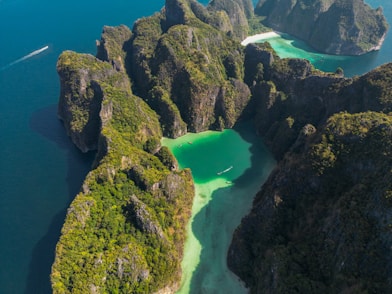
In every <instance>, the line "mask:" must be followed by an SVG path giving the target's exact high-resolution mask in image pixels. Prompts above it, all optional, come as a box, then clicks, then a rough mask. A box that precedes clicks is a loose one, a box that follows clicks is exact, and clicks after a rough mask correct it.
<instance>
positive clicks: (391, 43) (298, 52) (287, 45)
mask: <svg viewBox="0 0 392 294" xmlns="http://www.w3.org/2000/svg"><path fill="white" fill-rule="evenodd" d="M365 2H366V3H368V4H369V5H370V6H371V7H373V8H377V7H379V6H381V7H382V8H383V10H384V14H385V16H386V18H387V20H388V22H389V23H390V24H392V2H391V1H386V0H368V1H365ZM390 35H391V33H390V31H389V32H388V33H387V35H386V38H385V41H384V44H383V46H382V47H381V49H380V50H379V51H373V52H370V53H367V54H364V55H361V56H336V55H328V54H322V53H319V52H317V51H315V50H314V49H312V48H310V47H309V46H308V45H307V44H306V43H304V42H303V41H301V40H299V39H297V38H295V37H293V36H290V35H288V34H282V36H281V37H272V38H265V39H263V40H260V41H256V42H264V41H268V42H269V43H270V44H271V46H272V47H273V48H274V49H275V51H276V52H277V53H278V55H279V56H280V57H281V58H288V57H292V58H304V59H308V60H309V61H310V62H311V63H312V64H313V65H314V66H315V67H316V68H318V69H320V70H322V71H326V72H334V71H335V70H336V69H337V68H339V67H340V68H342V69H343V71H344V75H345V76H347V77H352V76H355V75H361V74H364V73H366V72H368V71H370V70H372V69H373V68H375V67H377V66H379V65H382V64H384V63H386V62H390V61H391V60H392V54H391V52H392V40H391V38H392V37H391V36H390Z"/></svg>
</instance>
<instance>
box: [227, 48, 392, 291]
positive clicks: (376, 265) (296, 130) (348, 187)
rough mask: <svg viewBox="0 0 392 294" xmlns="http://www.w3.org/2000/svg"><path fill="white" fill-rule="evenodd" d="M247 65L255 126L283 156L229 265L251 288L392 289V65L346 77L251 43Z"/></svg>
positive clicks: (235, 241) (233, 246)
mask: <svg viewBox="0 0 392 294" xmlns="http://www.w3.org/2000/svg"><path fill="white" fill-rule="evenodd" d="M248 55H249V56H248ZM247 59H249V61H248V62H246V60H247ZM251 61H252V62H251ZM245 64H246V71H248V70H249V71H250V73H253V76H252V75H249V77H248V79H247V83H249V84H250V85H252V86H251V90H252V97H253V98H252V103H254V104H252V107H251V108H252V109H254V110H255V111H254V112H253V114H254V117H255V123H256V125H257V128H258V131H259V133H260V134H261V135H263V136H264V138H265V139H266V142H267V144H268V145H269V146H270V148H271V150H272V151H273V152H274V154H276V156H277V157H278V158H281V159H282V160H281V162H280V163H279V165H278V167H277V168H276V170H275V171H274V172H273V173H272V174H271V176H270V178H269V179H268V181H267V182H266V183H265V184H264V185H263V188H262V190H261V191H260V192H259V193H258V194H257V196H256V199H255V200H254V204H253V208H252V211H251V213H250V214H249V215H248V216H247V217H245V218H244V219H243V220H242V222H241V225H240V226H239V227H238V229H237V230H236V232H235V234H234V237H233V241H232V244H231V247H230V250H229V254H228V264H229V267H230V268H231V269H232V270H233V271H234V272H235V273H236V274H237V275H238V276H239V277H240V278H241V279H243V280H244V281H245V282H246V284H247V285H248V286H249V287H250V290H251V293H294V292H298V293H342V292H350V293H362V292H366V291H375V292H376V293H388V292H390V291H391V281H390V277H391V274H392V273H391V270H390V269H391V264H392V254H391V253H390V250H389V249H388V248H390V246H391V242H392V241H391V240H392V239H391V237H392V235H391V234H390V230H389V229H388V226H389V224H390V221H391V219H390V211H391V203H390V202H389V198H390V196H389V194H390V193H389V190H390V189H391V187H390V185H389V182H390V179H392V175H391V174H390V170H389V166H390V164H391V160H392V157H391V150H390V146H391V145H390V140H391V138H392V132H391V130H392V120H391V116H390V111H391V109H392V100H391V97H392V95H391V91H390V87H389V86H388V85H389V84H390V82H391V72H392V64H386V65H383V66H381V67H379V68H377V69H375V70H373V71H371V72H369V73H368V74H365V75H363V76H361V77H355V78H352V79H347V78H343V77H341V76H339V75H336V74H335V75H334V74H325V73H321V72H318V71H315V70H314V69H313V68H312V66H311V65H310V64H309V62H307V61H305V60H298V59H282V60H281V59H278V58H277V57H276V56H274V54H273V52H271V49H270V48H269V47H268V45H259V46H256V45H248V47H247V48H246V58H245ZM252 77H253V79H252ZM369 111H373V112H369Z"/></svg>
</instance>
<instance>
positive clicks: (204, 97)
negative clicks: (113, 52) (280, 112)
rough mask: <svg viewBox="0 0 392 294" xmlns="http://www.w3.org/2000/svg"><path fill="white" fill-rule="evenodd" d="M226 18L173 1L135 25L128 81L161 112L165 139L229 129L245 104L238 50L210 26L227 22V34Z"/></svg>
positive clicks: (232, 42) (240, 49)
mask: <svg viewBox="0 0 392 294" xmlns="http://www.w3.org/2000/svg"><path fill="white" fill-rule="evenodd" d="M240 12H241V13H243V12H242V10H241V11H240ZM240 12H239V13H240ZM227 17H228V16H227V14H226V13H225V12H222V11H221V10H219V11H212V12H211V11H209V10H207V9H206V8H205V7H203V6H201V5H200V4H197V3H195V1H174V0H173V1H167V2H166V6H165V9H164V10H163V12H162V13H160V14H156V15H154V16H152V17H149V18H145V19H141V20H139V21H138V22H136V23H135V26H134V28H133V39H132V44H133V46H132V50H131V51H130V52H129V60H130V65H129V68H130V73H131V77H132V79H133V80H134V81H135V83H134V84H135V89H136V92H137V93H139V94H140V95H141V96H142V97H143V98H144V99H145V100H146V101H147V102H148V103H149V105H150V106H151V107H152V108H153V109H154V110H155V111H157V113H158V114H160V117H161V121H160V122H161V125H162V127H163V131H164V134H165V135H166V136H170V137H178V136H181V135H183V134H185V133H186V132H187V131H191V132H200V131H203V130H207V129H221V128H224V127H232V126H233V124H234V123H235V121H236V120H237V119H238V117H239V116H240V114H241V112H242V110H243V109H244V107H245V106H246V104H247V102H248V100H249V96H250V91H249V89H247V88H248V87H247V86H246V85H245V84H244V83H243V82H242V77H243V65H242V59H243V51H242V48H241V46H240V44H239V43H238V42H235V41H234V40H233V39H231V38H229V37H228V36H227V35H226V34H225V32H222V31H220V30H218V29H216V28H215V26H217V27H219V26H220V25H223V24H225V23H226V24H227V26H228V28H227V29H228V30H230V28H231V24H230V22H229V23H228V22H227Z"/></svg>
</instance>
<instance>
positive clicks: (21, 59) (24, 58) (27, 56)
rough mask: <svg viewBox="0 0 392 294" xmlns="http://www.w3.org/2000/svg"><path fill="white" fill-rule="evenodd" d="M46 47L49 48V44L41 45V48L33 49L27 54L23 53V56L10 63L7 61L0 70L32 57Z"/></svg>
mask: <svg viewBox="0 0 392 294" xmlns="http://www.w3.org/2000/svg"><path fill="white" fill-rule="evenodd" d="M48 48H49V46H45V47H42V48H41V49H38V50H35V51H33V52H31V53H29V54H27V55H25V56H23V57H21V58H19V59H17V60H15V61H12V62H11V63H8V64H7V65H5V66H3V67H2V68H0V71H2V70H5V69H7V68H9V67H10V66H13V65H15V64H17V63H19V62H22V61H24V60H26V59H29V58H31V57H33V56H35V55H38V54H40V53H42V52H44V51H45V50H47V49H48Z"/></svg>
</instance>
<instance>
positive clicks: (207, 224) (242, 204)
mask: <svg viewBox="0 0 392 294" xmlns="http://www.w3.org/2000/svg"><path fill="white" fill-rule="evenodd" d="M235 130H236V131H237V132H238V133H239V134H240V135H241V137H242V138H243V139H244V140H245V141H247V142H250V143H252V145H251V149H250V152H251V165H250V167H249V168H248V169H247V170H246V171H245V172H244V173H243V174H242V175H241V176H240V177H239V178H237V179H236V180H234V181H233V182H232V183H233V185H232V186H230V187H226V188H221V189H218V190H216V191H214V192H213V195H212V200H211V201H210V202H209V203H208V204H207V205H206V206H205V207H203V208H202V209H201V210H200V212H199V213H198V214H197V215H195V217H194V220H193V223H192V231H193V234H194V235H195V237H196V238H197V240H199V242H200V244H201V246H202V250H201V254H200V262H199V264H198V266H197V267H196V269H195V271H194V273H193V276H192V280H191V287H190V289H191V290H190V293H191V294H196V293H197V294H199V293H211V294H212V293H228V294H230V293H233V294H237V293H241V292H240V291H241V289H242V291H243V289H244V288H242V286H241V282H240V281H239V279H238V278H237V277H236V276H235V275H234V274H233V273H231V272H230V270H229V269H228V268H227V261H226V259H227V251H228V248H229V245H230V243H231V240H232V234H233V232H234V230H235V229H236V227H237V226H238V225H239V224H240V222H241V219H242V218H243V217H244V216H245V215H246V214H247V213H248V212H249V210H250V208H251V205H252V202H253V199H254V197H255V195H256V193H257V192H258V191H259V190H260V188H261V186H262V184H263V183H264V182H265V180H266V179H267V178H268V176H269V174H270V173H271V171H272V169H273V167H274V166H275V165H276V163H275V160H274V159H273V157H272V155H271V153H270V152H269V151H268V149H267V148H266V147H265V146H264V145H263V143H262V140H261V138H260V137H257V136H256V134H255V131H254V128H253V127H252V124H251V123H241V124H240V125H238V126H236V127H235ZM236 280H237V281H236Z"/></svg>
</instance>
